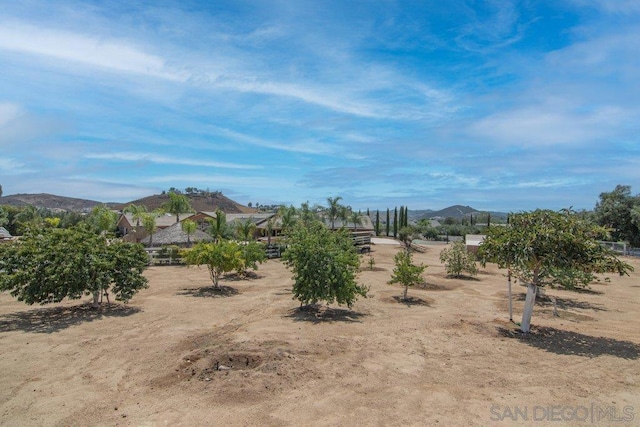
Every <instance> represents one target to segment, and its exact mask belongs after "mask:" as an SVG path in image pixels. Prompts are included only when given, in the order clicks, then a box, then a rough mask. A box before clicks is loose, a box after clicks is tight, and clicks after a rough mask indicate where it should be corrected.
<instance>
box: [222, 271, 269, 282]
mask: <svg viewBox="0 0 640 427" xmlns="http://www.w3.org/2000/svg"><path fill="white" fill-rule="evenodd" d="M263 277H264V276H261V275H259V274H258V273H256V272H255V271H247V272H246V273H232V274H225V275H224V280H225V281H228V282H240V281H242V280H257V279H261V278H263Z"/></svg>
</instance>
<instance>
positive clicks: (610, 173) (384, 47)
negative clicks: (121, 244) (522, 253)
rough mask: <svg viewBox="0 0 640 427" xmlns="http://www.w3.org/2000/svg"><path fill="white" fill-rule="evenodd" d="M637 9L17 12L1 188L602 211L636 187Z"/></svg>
mask: <svg viewBox="0 0 640 427" xmlns="http://www.w3.org/2000/svg"><path fill="white" fill-rule="evenodd" d="M639 24H640V2H638V1H636V0H615V1H614V0H592V1H589V0H566V1H561V2H558V1H515V2H509V1H506V0H504V1H502V0H501V1H457V0H451V1H446V2H442V1H435V0H428V1H427V0H425V1H400V0H398V1H382V0H380V1H374V0H371V1H345V0H336V1H333V0H323V1H315V0H314V1H310V0H309V1H307V0H288V1H284V0H283V1H267V0H258V1H242V0H234V1H206V2H205V1H202V2H198V1H176V2H171V1H145V2H130V1H122V2H119V1H109V2H102V1H100V2H90V1H77V2H76V1H65V0H57V1H55V2H51V1H36V0H21V1H19V2H8V1H3V2H2V3H0V151H1V153H2V154H1V155H0V185H2V186H3V189H4V194H5V195H7V194H15V193H40V192H47V193H53V194H59V195H64V196H71V197H81V198H89V199H93V200H100V201H121V202H126V201H129V200H133V199H136V198H139V197H143V196H147V195H151V194H156V193H159V192H160V191H162V190H163V189H168V188H169V187H176V188H185V187H198V188H202V189H207V188H208V189H210V190H212V191H213V190H218V191H222V192H223V193H224V194H225V195H227V196H228V197H231V198H232V199H234V200H237V201H239V202H242V203H248V202H252V203H254V204H255V203H256V202H258V203H261V204H269V203H292V204H294V205H299V204H300V203H301V202H304V201H309V202H311V203H323V202H325V201H326V197H328V196H338V195H339V196H342V197H343V199H344V202H345V203H346V204H349V205H351V206H353V207H354V208H360V209H365V208H367V207H370V208H385V207H387V206H396V205H398V206H399V205H408V206H409V207H410V209H419V208H432V209H440V208H444V207H446V206H449V205H452V204H458V203H459V204H465V205H470V206H473V207H475V208H477V209H486V210H502V211H518V210H529V209H534V208H551V209H560V208H564V207H569V206H573V207H574V208H577V209H582V208H586V209H591V208H593V206H594V205H595V202H596V201H597V199H598V195H599V194H600V193H601V192H603V191H611V190H612V189H613V188H614V187H615V185H616V184H626V185H631V186H632V191H633V192H634V193H637V192H640V172H639V171H640V103H639V102H638V100H640V79H639V78H638V76H640V25H639Z"/></svg>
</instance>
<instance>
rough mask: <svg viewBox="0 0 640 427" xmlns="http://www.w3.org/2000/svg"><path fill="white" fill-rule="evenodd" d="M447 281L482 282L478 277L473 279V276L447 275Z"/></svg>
mask: <svg viewBox="0 0 640 427" xmlns="http://www.w3.org/2000/svg"><path fill="white" fill-rule="evenodd" d="M444 277H446V278H447V279H457V280H465V281H469V282H480V281H481V280H480V279H478V278H477V277H473V276H464V275H463V276H452V275H449V274H447V275H446V276H444Z"/></svg>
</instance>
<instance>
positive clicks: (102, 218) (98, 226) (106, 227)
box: [87, 205, 118, 235]
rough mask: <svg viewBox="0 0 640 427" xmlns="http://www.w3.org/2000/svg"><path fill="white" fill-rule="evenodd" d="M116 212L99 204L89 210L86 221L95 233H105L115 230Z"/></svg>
mask: <svg viewBox="0 0 640 427" xmlns="http://www.w3.org/2000/svg"><path fill="white" fill-rule="evenodd" d="M117 222H118V214H117V213H115V212H114V211H112V210H111V209H109V208H108V207H107V206H105V205H99V206H96V207H94V208H93V209H92V210H91V214H89V217H88V218H87V223H88V224H89V225H90V226H91V228H93V230H94V231H96V232H97V233H100V234H103V235H107V234H110V233H113V232H114V231H115V230H116V223H117Z"/></svg>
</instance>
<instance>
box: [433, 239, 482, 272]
mask: <svg viewBox="0 0 640 427" xmlns="http://www.w3.org/2000/svg"><path fill="white" fill-rule="evenodd" d="M440 262H441V263H443V264H444V267H445V270H446V271H447V274H448V275H449V276H453V277H462V276H463V274H462V273H468V274H469V275H470V276H475V275H476V274H478V267H477V266H476V257H475V256H474V255H473V254H472V253H470V252H469V251H467V247H466V246H465V244H464V242H461V241H458V242H454V243H453V245H451V247H450V248H447V249H443V250H442V251H440Z"/></svg>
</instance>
